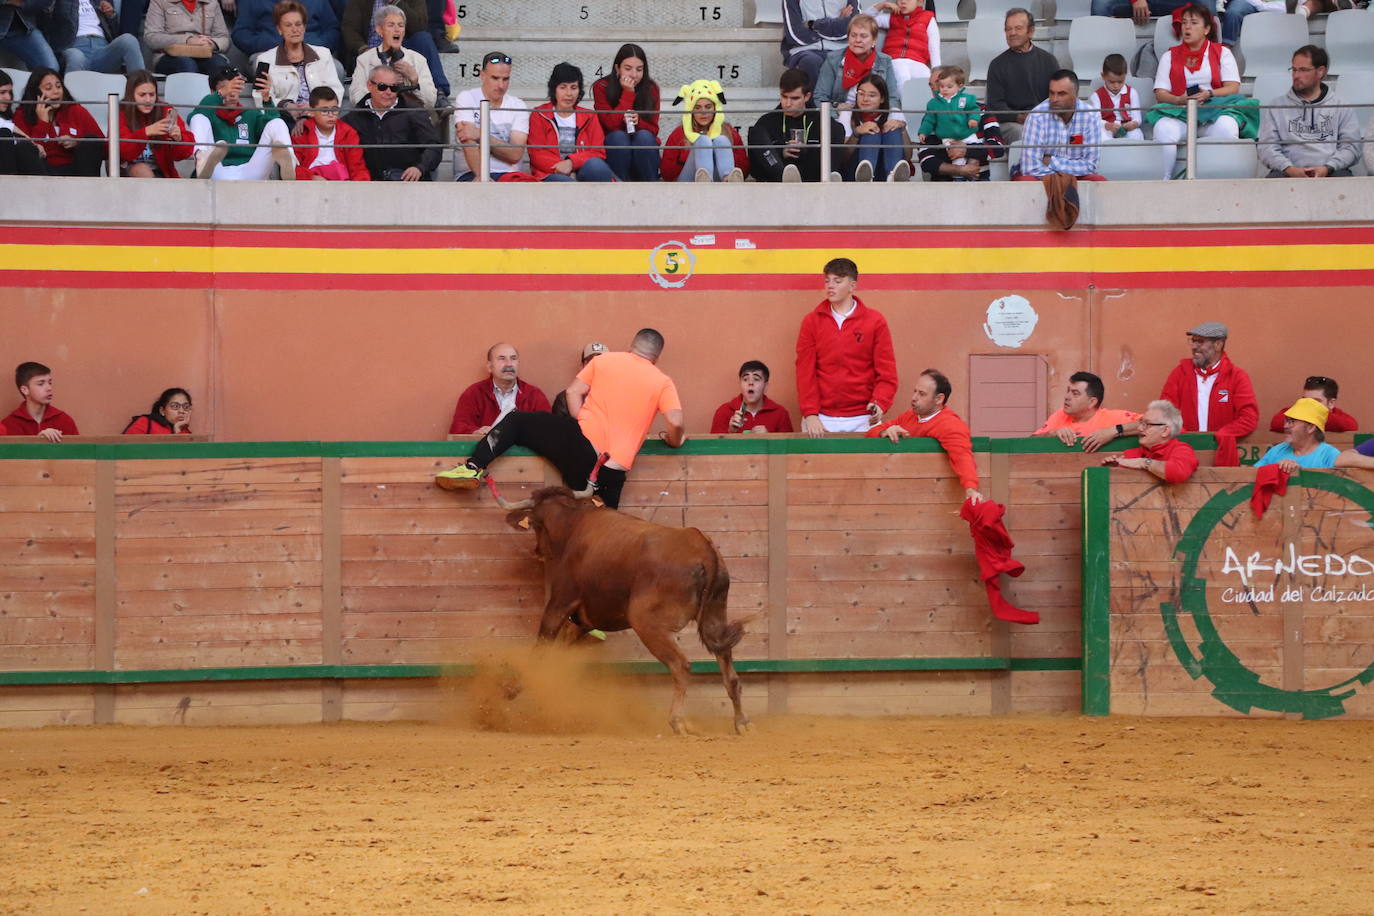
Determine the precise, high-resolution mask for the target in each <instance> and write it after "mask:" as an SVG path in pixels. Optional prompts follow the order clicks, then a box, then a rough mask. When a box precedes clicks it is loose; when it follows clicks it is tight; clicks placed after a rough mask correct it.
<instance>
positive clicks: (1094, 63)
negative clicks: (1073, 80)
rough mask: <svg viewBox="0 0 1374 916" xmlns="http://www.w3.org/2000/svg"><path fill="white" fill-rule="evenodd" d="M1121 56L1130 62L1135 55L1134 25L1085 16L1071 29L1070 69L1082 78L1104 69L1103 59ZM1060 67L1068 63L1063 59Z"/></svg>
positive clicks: (1105, 18)
mask: <svg viewBox="0 0 1374 916" xmlns="http://www.w3.org/2000/svg"><path fill="white" fill-rule="evenodd" d="M1108 54H1120V55H1122V56H1123V57H1125V58H1126V60H1128V61H1129V60H1130V59H1131V57H1132V56H1133V55H1134V54H1135V23H1133V22H1131V20H1129V19H1112V18H1110V17H1107V16H1082V17H1080V18H1078V19H1075V20H1074V21H1073V23H1072V24H1071V25H1070V26H1069V59H1070V63H1069V64H1068V65H1069V66H1071V67H1073V68H1074V70H1076V71H1077V72H1078V75H1079V76H1080V77H1083V76H1087V75H1088V74H1089V73H1095V72H1098V71H1100V70H1101V69H1102V59H1103V58H1104V57H1106V56H1107V55H1108ZM1060 63H1065V61H1064V60H1063V59H1062V58H1061V59H1060Z"/></svg>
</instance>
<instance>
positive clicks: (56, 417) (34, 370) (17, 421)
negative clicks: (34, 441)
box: [5, 363, 81, 442]
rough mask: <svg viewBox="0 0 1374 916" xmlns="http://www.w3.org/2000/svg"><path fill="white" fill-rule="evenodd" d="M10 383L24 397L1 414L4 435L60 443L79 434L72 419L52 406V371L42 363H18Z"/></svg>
mask: <svg viewBox="0 0 1374 916" xmlns="http://www.w3.org/2000/svg"><path fill="white" fill-rule="evenodd" d="M14 385H15V387H16V388H18V389H19V396H20V397H21V398H23V399H24V400H22V401H20V402H19V406H18V407H16V408H14V412H13V413H11V414H10V415H9V416H8V417H5V435H7V436H38V437H39V438H41V439H46V440H48V441H49V442H61V441H62V437H63V436H64V435H65V436H79V435H81V433H80V432H78V431H77V428H76V421H75V420H73V419H72V418H71V417H69V416H67V414H65V413H63V412H62V411H60V410H58V409H57V408H56V407H54V406H52V396H53V383H52V370H51V369H49V368H48V367H47V366H45V365H43V364H42V363H20V364H19V365H18V367H16V368H15V370H14Z"/></svg>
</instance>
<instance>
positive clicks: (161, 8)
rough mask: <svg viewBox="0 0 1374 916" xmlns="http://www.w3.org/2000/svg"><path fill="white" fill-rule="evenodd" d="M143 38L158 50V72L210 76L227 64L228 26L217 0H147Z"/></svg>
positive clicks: (155, 67)
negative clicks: (197, 72) (198, 73)
mask: <svg viewBox="0 0 1374 916" xmlns="http://www.w3.org/2000/svg"><path fill="white" fill-rule="evenodd" d="M143 41H144V43H145V44H147V45H148V47H149V48H152V49H153V50H154V51H156V52H157V54H156V55H155V59H154V61H153V69H154V70H156V71H157V72H158V73H168V74H170V73H195V72H196V71H200V72H201V73H204V74H205V75H206V76H209V75H211V74H213V73H217V72H219V71H220V70H223V69H224V68H225V67H227V66H229V58H227V57H225V56H224V52H225V51H228V50H229V26H227V25H225V23H224V13H223V12H222V11H221V10H220V7H219V2H218V0H149V2H148V15H147V18H146V19H145V20H144V22H143ZM211 88H212V89H213V88H214V87H213V86H211Z"/></svg>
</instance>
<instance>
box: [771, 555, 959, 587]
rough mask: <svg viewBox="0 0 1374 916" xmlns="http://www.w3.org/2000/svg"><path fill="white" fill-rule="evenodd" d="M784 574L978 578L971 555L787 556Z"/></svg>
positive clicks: (834, 578) (799, 577)
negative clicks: (917, 556)
mask: <svg viewBox="0 0 1374 916" xmlns="http://www.w3.org/2000/svg"><path fill="white" fill-rule="evenodd" d="M787 574H788V576H789V577H791V578H792V579H794V580H796V581H798V582H817V581H819V582H939V581H954V582H961V581H969V580H973V579H976V578H978V564H977V563H976V562H975V561H974V558H973V557H972V556H971V555H965V556H962V557H958V556H956V557H948V558H942V559H937V560H918V559H913V558H911V557H855V556H830V557H824V556H812V557H794V558H792V559H789V560H788V562H787Z"/></svg>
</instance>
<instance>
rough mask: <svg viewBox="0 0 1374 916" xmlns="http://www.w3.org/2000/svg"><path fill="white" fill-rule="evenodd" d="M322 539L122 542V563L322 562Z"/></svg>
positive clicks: (301, 536) (291, 536)
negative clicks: (320, 560)
mask: <svg viewBox="0 0 1374 916" xmlns="http://www.w3.org/2000/svg"><path fill="white" fill-rule="evenodd" d="M320 557H321V538H320V536H319V535H314V534H286V535H275V536H272V537H262V536H256V537H196V538H136V539H125V538H121V539H120V542H119V562H120V564H121V565H125V564H157V563H205V564H213V563H254V562H299V561H309V560H319V559H320Z"/></svg>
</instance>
